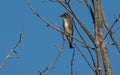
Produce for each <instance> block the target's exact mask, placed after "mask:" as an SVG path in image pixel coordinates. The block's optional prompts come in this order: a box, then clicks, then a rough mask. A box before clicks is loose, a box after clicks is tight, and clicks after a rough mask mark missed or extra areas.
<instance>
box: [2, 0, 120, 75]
mask: <svg viewBox="0 0 120 75" xmlns="http://www.w3.org/2000/svg"><path fill="white" fill-rule="evenodd" d="M30 2H31V4H32V5H33V7H34V8H35V9H36V10H37V11H38V13H39V14H40V15H42V16H43V17H44V18H46V19H47V20H48V21H49V22H50V23H55V24H57V25H58V26H59V27H61V28H62V25H61V23H62V20H61V18H60V17H59V15H61V14H62V13H64V12H66V10H65V9H64V8H63V7H61V6H60V5H59V4H58V3H52V2H48V1H43V0H30ZM119 3H120V1H119V0H114V1H107V0H106V1H102V5H103V9H104V12H105V15H106V18H107V21H108V22H109V24H112V23H113V22H114V15H115V14H117V15H118V14H119V13H120V5H119ZM72 6H73V8H74V10H75V11H76V13H77V14H78V16H79V17H80V18H81V20H82V21H83V22H84V23H85V24H86V25H87V27H89V30H92V28H93V27H92V20H90V19H91V18H90V15H89V14H88V11H87V9H86V8H85V6H83V5H81V4H80V3H77V2H76V1H75V2H72ZM78 6H79V7H78ZM0 9H1V10H0V11H1V12H0V26H1V27H0V63H1V62H2V61H3V59H4V58H5V57H6V55H7V53H8V52H9V50H10V49H11V48H12V47H13V46H14V44H15V43H16V42H17V40H18V39H19V34H20V33H21V32H23V33H24V35H25V38H24V40H23V42H22V43H21V44H20V45H19V46H18V47H17V48H16V51H17V54H14V53H13V56H16V55H17V56H20V57H21V58H19V59H14V58H13V59H8V60H7V62H6V63H5V64H4V66H3V68H2V69H0V75H21V74H22V75H39V73H38V72H37V71H38V70H43V69H45V68H46V66H49V65H50V64H51V63H52V61H53V60H54V59H55V57H56V55H57V52H58V48H56V47H55V46H54V45H57V46H58V47H61V44H62V36H61V33H59V32H57V31H55V30H53V29H51V28H49V27H46V24H45V23H43V22H42V21H40V19H39V18H38V17H36V16H35V15H34V14H33V13H32V12H31V10H30V9H29V8H28V6H27V5H26V3H25V0H18V1H17V0H12V1H10V0H2V1H1V2H0ZM90 25H91V26H90ZM117 25H120V23H117ZM117 25H116V26H115V28H116V27H117ZM80 30H81V32H82V29H81V28H80ZM91 32H93V31H91ZM119 33H120V30H119V31H118V32H117V33H116V34H115V37H116V38H117V39H118V41H119V40H120V39H119V38H120V35H119ZM75 35H76V34H75ZM83 35H84V33H83ZM84 36H86V35H84ZM85 38H86V39H87V37H85ZM88 41H89V40H88ZM107 41H111V40H109V38H108V39H107ZM79 47H81V45H79ZM81 48H82V47H81ZM82 49H83V52H86V49H84V48H82ZM108 49H109V56H110V61H111V66H112V69H113V73H114V74H115V75H119V73H120V72H119V66H118V65H119V63H120V59H119V57H120V54H119V53H118V51H117V49H116V47H115V46H112V47H111V45H108ZM75 53H76V55H75V66H74V67H75V68H74V72H75V74H78V75H79V74H80V73H81V74H84V75H88V74H89V72H90V69H89V67H88V65H87V64H86V62H85V60H84V59H83V58H82V56H81V55H80V54H79V52H77V51H76V52H75ZM71 54H72V50H71V49H69V48H68V42H66V43H65V48H64V50H63V52H62V55H61V57H60V58H59V60H58V62H57V64H56V66H55V69H54V70H53V71H52V72H50V75H70V68H69V67H70V60H71ZM87 54H88V53H85V55H86V56H87ZM89 60H90V59H89ZM78 68H79V69H78Z"/></svg>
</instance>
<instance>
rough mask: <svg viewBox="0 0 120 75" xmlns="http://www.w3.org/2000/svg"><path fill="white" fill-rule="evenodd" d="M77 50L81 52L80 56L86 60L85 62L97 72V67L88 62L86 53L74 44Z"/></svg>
mask: <svg viewBox="0 0 120 75" xmlns="http://www.w3.org/2000/svg"><path fill="white" fill-rule="evenodd" d="M74 46H75V48H76V49H77V50H78V51H79V52H80V54H81V55H82V57H83V58H84V59H85V61H86V62H87V64H88V65H89V67H90V68H91V69H92V70H93V71H94V72H95V67H93V66H92V65H91V64H90V62H89V61H88V59H87V58H86V56H85V55H84V53H83V52H82V51H81V49H80V48H79V47H78V46H77V45H76V44H74Z"/></svg>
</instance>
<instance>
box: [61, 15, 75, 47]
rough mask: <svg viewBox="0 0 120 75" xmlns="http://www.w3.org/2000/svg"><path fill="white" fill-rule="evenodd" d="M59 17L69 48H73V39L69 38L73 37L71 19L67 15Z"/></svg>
mask: <svg viewBox="0 0 120 75" xmlns="http://www.w3.org/2000/svg"><path fill="white" fill-rule="evenodd" d="M60 17H62V18H63V28H64V32H65V35H66V37H67V39H68V42H69V47H70V48H73V46H72V42H73V38H72V37H71V36H73V23H72V18H71V16H70V15H69V14H68V13H64V14H62V15H61V16H60Z"/></svg>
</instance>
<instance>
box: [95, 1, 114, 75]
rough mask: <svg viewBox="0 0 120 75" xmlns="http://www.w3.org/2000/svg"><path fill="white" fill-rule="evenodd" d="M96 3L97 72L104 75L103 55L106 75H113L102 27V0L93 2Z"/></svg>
mask: <svg viewBox="0 0 120 75" xmlns="http://www.w3.org/2000/svg"><path fill="white" fill-rule="evenodd" d="M93 2H94V17H95V45H96V49H95V50H96V57H97V69H96V70H97V72H98V75H102V73H103V72H102V66H101V59H100V57H101V55H102V60H103V64H104V70H105V75H112V70H111V67H110V61H109V57H108V52H107V48H106V44H105V41H104V34H103V27H102V15H101V12H102V9H101V0H93Z"/></svg>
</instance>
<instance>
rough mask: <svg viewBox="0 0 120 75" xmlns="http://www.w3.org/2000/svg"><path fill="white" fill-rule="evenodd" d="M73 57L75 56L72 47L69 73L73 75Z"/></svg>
mask: <svg viewBox="0 0 120 75" xmlns="http://www.w3.org/2000/svg"><path fill="white" fill-rule="evenodd" d="M74 58H75V49H74V48H73V53H72V57H71V64H70V70H71V75H74V72H73V64H74Z"/></svg>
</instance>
